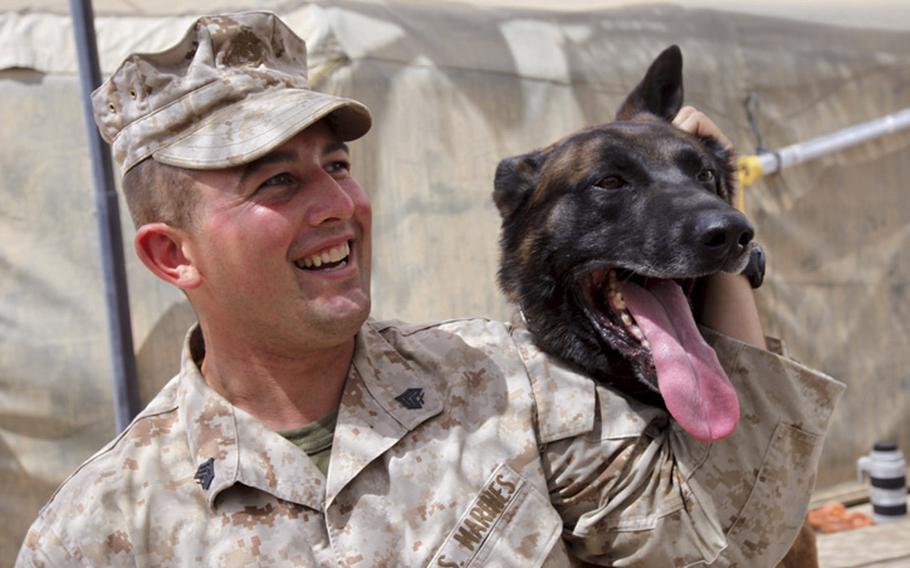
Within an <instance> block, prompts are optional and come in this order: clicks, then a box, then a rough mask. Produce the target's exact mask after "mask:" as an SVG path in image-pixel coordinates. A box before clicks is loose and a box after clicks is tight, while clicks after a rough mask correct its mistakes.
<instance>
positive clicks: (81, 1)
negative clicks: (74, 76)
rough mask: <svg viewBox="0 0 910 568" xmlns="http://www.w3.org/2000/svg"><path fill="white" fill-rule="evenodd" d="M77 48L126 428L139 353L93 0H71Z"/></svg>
mask: <svg viewBox="0 0 910 568" xmlns="http://www.w3.org/2000/svg"><path fill="white" fill-rule="evenodd" d="M70 12H71V13H72V16H73V29H74V31H75V34H76V51H77V53H78V55H79V82H80V84H81V85H82V110H83V114H84V115H85V127H86V132H87V134H88V143H89V152H90V155H91V158H92V177H93V178H94V181H95V208H96V209H97V212H98V233H99V235H100V238H101V268H102V270H103V272H104V297H105V301H106V304H107V325H108V332H109V333H108V335H109V336H110V347H111V358H112V359H113V360H112V363H113V367H114V414H115V417H116V420H117V431H118V432H120V431H122V430H123V429H124V428H126V426H127V425H128V424H129V423H130V421H132V419H133V417H135V416H136V414H137V413H138V412H139V389H138V384H137V381H136V357H135V353H134V352H133V333H132V325H131V323H130V305H129V293H128V291H127V287H126V269H125V268H124V258H123V237H122V234H121V232H120V211H119V206H118V203H117V191H116V187H115V185H114V177H113V173H112V172H113V169H112V167H111V154H110V150H109V149H108V146H107V144H106V143H105V142H104V140H102V138H101V135H100V134H99V133H98V129H97V128H96V127H95V116H94V113H93V112H92V100H91V94H92V91H94V90H95V89H96V88H97V87H98V85H100V84H101V69H100V67H99V65H98V47H97V43H96V41H95V22H94V13H93V10H92V2H91V0H70Z"/></svg>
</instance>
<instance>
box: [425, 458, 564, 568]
mask: <svg viewBox="0 0 910 568" xmlns="http://www.w3.org/2000/svg"><path fill="white" fill-rule="evenodd" d="M561 533H562V520H561V519H560V517H559V515H558V514H557V513H556V511H555V510H554V509H553V507H552V506H551V505H550V502H549V500H548V499H547V498H546V497H544V496H543V495H542V494H541V493H540V492H539V491H538V490H537V489H535V488H534V487H533V486H532V485H531V483H529V482H528V481H527V480H526V479H525V478H524V477H522V476H521V475H520V474H518V473H517V472H516V471H515V470H513V469H512V468H511V467H509V466H508V465H505V464H504V465H501V466H499V468H497V470H496V471H495V472H493V475H491V476H490V477H489V478H488V479H487V481H486V483H484V486H483V489H481V490H480V492H479V493H478V494H477V496H475V497H474V499H473V500H472V501H471V503H470V505H468V507H467V509H466V510H465V511H464V513H463V514H462V516H461V518H460V519H459V520H458V524H457V525H456V526H455V528H454V529H453V530H452V532H450V533H449V535H448V536H447V537H446V540H445V542H444V543H443V545H442V547H441V548H440V549H439V551H438V552H437V553H436V556H434V557H433V560H431V561H430V564H429V566H433V567H436V568H442V567H449V568H476V567H480V566H483V567H494V566H495V567H515V568H534V567H540V566H544V563H545V562H547V561H548V557H549V556H550V552H551V551H553V552H554V553H555V554H565V552H564V548H563V547H558V549H557V550H554V547H555V545H556V544H557V541H558V540H559V537H560V535H561ZM552 560H553V559H550V561H552ZM567 561H568V559H567Z"/></svg>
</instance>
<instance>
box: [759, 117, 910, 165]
mask: <svg viewBox="0 0 910 568" xmlns="http://www.w3.org/2000/svg"><path fill="white" fill-rule="evenodd" d="M908 127H910V108H905V109H903V110H901V111H898V112H896V113H894V114H889V115H887V116H883V117H881V118H876V119H875V120H870V121H869V122H864V123H862V124H857V125H855V126H850V127H847V128H844V129H843V130H838V131H837V132H832V133H831V134H826V135H824V136H819V137H818V138H813V139H812V140H807V141H806V142H800V143H798V144H793V145H791V146H786V147H784V148H781V149H780V150H778V151H776V152H762V153H761V154H759V155H758V158H759V160H761V164H762V173H763V174H764V175H768V174H773V173H776V172H778V171H779V170H782V169H783V168H789V167H790V166H795V165H797V164H801V163H803V162H806V161H809V160H812V159H814V158H817V157H819V156H824V155H825V154H831V153H834V152H837V151H838V150H843V149H845V148H849V147H850V146H855V145H857V144H861V143H863V142H865V141H867V140H871V139H873V138H878V137H880V136H884V135H886V134H892V133H894V132H898V131H900V130H903V129H904V128H908Z"/></svg>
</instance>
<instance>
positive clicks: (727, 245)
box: [493, 46, 754, 440]
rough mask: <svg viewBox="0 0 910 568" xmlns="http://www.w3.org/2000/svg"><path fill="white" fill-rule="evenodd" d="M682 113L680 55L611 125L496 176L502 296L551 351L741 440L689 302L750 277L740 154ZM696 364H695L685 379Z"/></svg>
mask: <svg viewBox="0 0 910 568" xmlns="http://www.w3.org/2000/svg"><path fill="white" fill-rule="evenodd" d="M682 101H683V83H682V54H681V53H680V50H679V48H678V47H676V46H672V47H670V48H668V49H666V50H665V51H664V52H663V53H661V54H660V55H659V56H658V57H657V58H656V59H655V60H654V62H653V63H652V64H651V66H650V68H649V69H648V71H647V73H646V74H645V77H644V79H642V81H641V83H639V85H638V86H637V87H635V89H634V90H633V91H632V92H631V93H630V94H629V96H628V97H627V98H626V100H625V101H624V102H623V103H622V105H621V106H620V108H619V110H618V112H617V113H616V120H615V121H614V122H611V123H607V124H603V125H600V126H595V127H592V128H588V129H585V130H581V131H579V132H576V133H574V134H571V135H569V136H567V137H566V138H564V139H562V140H560V141H558V142H556V143H554V144H552V145H550V146H548V147H546V148H543V149H539V150H535V151H533V152H530V153H527V154H523V155H520V156H515V157H512V158H508V159H505V160H503V161H502V162H500V164H499V166H498V168H497V170H496V176H495V181H494V192H493V200H494V202H495V203H496V206H497V208H498V209H499V212H500V214H501V215H502V236H501V240H500V245H501V248H502V257H501V264H500V271H499V283H500V286H501V288H502V289H503V291H504V292H505V294H506V295H507V297H508V298H509V299H510V300H511V301H512V302H513V303H515V304H516V305H517V306H518V307H519V309H520V310H521V313H522V314H523V315H524V318H525V320H526V323H527V326H528V329H529V330H530V331H531V333H532V335H533V336H534V339H535V341H536V342H537V344H538V345H539V347H540V348H541V349H542V350H543V351H545V352H547V353H549V354H551V355H554V356H556V357H559V358H560V359H562V360H564V361H567V362H569V363H571V364H574V365H575V366H577V367H578V368H580V369H581V370H582V371H583V372H584V373H585V374H587V375H588V376H591V377H593V378H595V379H596V380H598V381H600V382H603V383H605V384H607V385H609V386H611V387H613V388H615V389H617V390H619V391H621V392H623V393H625V394H627V395H628V396H630V397H633V398H635V399H638V400H641V401H643V402H647V403H650V404H655V405H659V406H663V407H665V408H666V409H667V410H668V411H669V412H670V414H671V415H673V417H674V418H675V419H676V420H677V422H678V423H679V424H680V425H681V426H682V427H683V428H684V429H685V430H686V431H688V432H689V433H690V434H691V435H692V436H694V437H695V438H698V439H700V440H716V439H720V438H723V437H725V436H726V435H728V434H729V433H730V432H731V431H732V430H733V428H735V426H736V423H737V421H738V419H739V403H738V399H737V398H736V392H735V390H734V389H733V387H732V385H731V384H730V382H729V379H727V377H726V374H724V372H723V370H722V369H721V368H720V365H719V363H717V358H716V356H714V353H713V350H711V348H710V347H708V346H707V344H705V343H704V341H703V340H701V335H700V333H699V332H698V330H697V328H696V326H695V323H694V321H693V318H692V312H691V309H690V307H689V304H688V299H687V295H688V293H691V292H692V286H693V283H694V282H695V281H696V279H697V278H699V277H703V276H706V275H709V274H712V273H715V272H719V271H726V272H740V271H742V270H743V269H744V268H745V267H746V265H747V264H748V262H749V258H750V253H751V250H752V238H753V235H754V229H753V228H752V225H751V224H750V223H749V221H748V220H747V219H746V217H745V216H744V215H743V214H742V213H740V212H739V211H737V210H736V209H735V208H734V207H733V206H732V205H731V203H732V199H733V192H734V188H735V185H734V180H733V177H734V175H735V168H734V166H733V164H732V161H731V159H732V156H731V153H730V151H729V150H728V149H727V148H725V147H724V146H723V145H721V143H720V142H719V141H718V140H716V139H714V138H709V137H699V136H696V135H692V134H689V133H686V132H683V131H682V130H679V129H677V128H675V127H674V126H673V125H672V124H671V121H672V119H673V117H674V116H676V114H677V112H678V111H679V110H680V108H681V107H682ZM673 328H675V329H676V331H677V333H670V332H671V331H673ZM655 342H658V343H660V346H659V347H660V349H653V348H654V347H656V345H654V344H655ZM686 352H689V353H695V354H697V355H698V356H697V357H693V358H691V360H692V361H696V362H697V363H696V364H694V365H689V366H688V367H689V368H688V369H687V370H688V371H689V372H688V373H684V372H682V371H683V370H684V369H680V368H678V367H680V365H678V357H679V356H680V355H681V354H682V355H683V356H685V353H686ZM656 353H657V354H659V355H655V354H656ZM668 353H669V354H670V357H662V356H661V355H663V354H668ZM704 361H711V364H710V365H708V364H701V362H704ZM704 389H711V391H712V392H711V396H705V391H704Z"/></svg>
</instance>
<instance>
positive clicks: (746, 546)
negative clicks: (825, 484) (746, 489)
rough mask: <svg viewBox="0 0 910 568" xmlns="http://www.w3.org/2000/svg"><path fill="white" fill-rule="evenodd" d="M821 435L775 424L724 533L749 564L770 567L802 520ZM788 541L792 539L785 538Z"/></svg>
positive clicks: (785, 547) (810, 487)
mask: <svg viewBox="0 0 910 568" xmlns="http://www.w3.org/2000/svg"><path fill="white" fill-rule="evenodd" d="M821 441H822V438H821V436H818V435H816V434H811V433H809V432H806V431H804V430H800V429H799V428H796V427H795V426H792V425H789V424H785V423H780V424H778V425H777V427H776V428H775V430H774V436H773V438H772V440H771V444H770V445H769V447H768V452H767V454H766V455H765V459H764V461H763V462H762V465H761V468H760V469H759V472H758V478H757V479H756V483H755V486H754V487H753V489H752V493H751V494H750V495H749V498H748V500H747V501H746V504H745V506H744V507H743V509H742V510H741V511H740V514H739V515H738V517H737V518H736V520H735V521H734V522H733V525H732V526H731V527H730V530H729V531H728V533H727V540H728V542H729V543H730V544H733V545H735V549H736V550H738V551H739V553H740V554H742V557H743V558H742V560H743V561H744V562H747V563H748V565H750V566H775V565H777V563H778V562H779V561H780V560H781V558H782V557H783V555H784V554H785V553H786V552H787V548H788V547H789V546H790V544H791V542H779V540H780V538H781V535H792V536H793V537H794V538H795V536H796V534H797V533H798V532H799V529H800V527H802V525H803V522H804V521H805V514H806V509H807V508H808V505H809V499H810V497H811V493H812V488H813V487H814V485H815V466H816V464H817V463H818V457H819V456H818V454H819V453H820V452H821V446H822V444H821ZM790 540H791V541H792V539H790Z"/></svg>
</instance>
